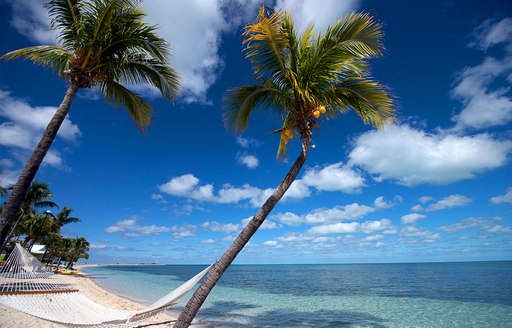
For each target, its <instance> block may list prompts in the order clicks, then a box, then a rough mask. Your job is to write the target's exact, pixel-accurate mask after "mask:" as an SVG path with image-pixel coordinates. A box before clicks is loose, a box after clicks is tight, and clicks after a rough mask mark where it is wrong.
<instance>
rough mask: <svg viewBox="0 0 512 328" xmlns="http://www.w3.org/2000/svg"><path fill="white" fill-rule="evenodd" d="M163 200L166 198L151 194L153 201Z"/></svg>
mask: <svg viewBox="0 0 512 328" xmlns="http://www.w3.org/2000/svg"><path fill="white" fill-rule="evenodd" d="M162 198H164V196H162V195H160V194H151V199H155V200H160V199H162Z"/></svg>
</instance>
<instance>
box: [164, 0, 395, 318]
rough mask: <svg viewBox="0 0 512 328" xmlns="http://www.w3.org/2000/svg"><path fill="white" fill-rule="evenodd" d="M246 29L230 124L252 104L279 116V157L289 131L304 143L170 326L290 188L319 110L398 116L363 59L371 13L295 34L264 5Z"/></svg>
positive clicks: (369, 45) (371, 31) (378, 37)
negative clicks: (245, 62) (245, 77)
mask: <svg viewBox="0 0 512 328" xmlns="http://www.w3.org/2000/svg"><path fill="white" fill-rule="evenodd" d="M243 36H244V41H243V42H244V44H245V45H246V48H245V52H246V57H247V58H248V59H249V60H250V62H251V63H252V66H253V71H254V74H255V76H256V83H254V84H252V85H247V86H242V87H237V88H234V89H231V90H229V91H228V92H227V94H226V96H225V104H226V108H227V110H226V112H225V122H226V125H227V127H228V128H229V129H231V130H233V131H235V132H239V131H243V130H244V129H246V128H247V126H248V123H249V118H250V116H251V114H252V112H253V111H254V110H266V111H273V112H275V113H277V114H279V115H280V116H282V117H283V124H282V127H281V128H280V129H279V130H277V131H276V132H280V136H281V138H280V144H279V148H278V157H282V156H285V155H286V145H287V142H288V141H289V140H290V139H291V138H293V136H294V135H297V136H298V137H300V139H301V142H302V150H301V153H300V155H299V156H298V158H297V159H296V161H295V162H294V163H293V165H292V167H291V168H290V170H289V172H288V174H287V175H286V176H285V178H284V179H283V180H282V181H281V183H280V184H279V186H278V187H277V189H275V191H274V192H273V194H272V195H271V196H270V197H269V198H268V199H267V201H266V202H265V203H264V204H263V206H262V207H261V208H260V209H259V210H258V212H257V213H256V214H255V215H254V217H253V218H252V219H251V221H250V222H249V223H248V224H247V226H246V227H245V228H244V229H243V231H242V232H241V233H240V235H239V236H238V237H237V238H236V239H235V240H234V241H233V243H232V245H231V246H230V247H229V249H228V250H227V251H226V252H225V253H224V255H223V256H222V257H221V259H220V260H219V261H218V262H217V263H216V264H215V265H214V266H213V268H212V269H211V270H210V272H209V274H208V276H207V277H206V279H205V280H204V281H203V282H202V283H201V285H200V286H199V287H198V289H197V290H196V292H195V293H194V295H193V296H192V298H191V299H190V301H189V302H188V303H187V305H186V306H185V309H184V311H183V312H182V313H181V314H180V316H179V318H178V321H177V323H176V324H175V326H174V327H175V328H184V327H188V326H189V325H190V323H191V321H192V320H193V318H194V317H195V315H196V313H197V311H198V310H199V308H200V307H201V305H202V304H203V302H204V300H205V299H206V297H207V296H208V294H209V293H210V291H211V290H212V288H213V287H214V286H215V284H216V283H217V282H218V281H219V279H220V277H221V276H222V274H223V273H224V272H225V271H226V269H227V268H228V266H229V265H230V264H231V263H232V262H233V260H234V259H235V257H236V256H237V254H238V253H239V252H240V251H241V250H242V249H243V247H244V246H245V245H246V244H247V242H248V241H249V239H250V238H251V237H252V236H253V234H254V233H255V232H256V230H257V229H258V228H259V227H260V226H261V224H263V222H264V220H265V218H266V217H267V216H268V215H269V214H270V212H271V211H272V209H273V208H274V207H275V206H276V204H277V203H278V202H279V200H280V199H281V198H282V197H283V195H284V194H285V192H286V191H287V190H288V188H289V187H290V185H291V184H292V182H293V181H294V180H295V178H296V177H297V174H298V173H299V171H300V170H301V168H302V166H303V164H304V162H305V161H306V158H307V156H308V152H309V149H310V146H311V137H312V134H313V130H314V129H315V128H318V127H319V125H320V124H321V123H322V121H323V118H324V117H325V118H336V117H338V116H339V115H340V114H343V113H345V112H347V111H349V110H354V111H355V112H356V113H357V114H358V115H359V116H360V117H361V119H362V120H363V122H364V123H368V124H371V125H373V126H375V127H381V126H383V125H384V124H385V123H387V122H388V121H392V120H393V119H394V117H395V111H394V109H393V101H392V100H391V98H390V97H389V96H388V94H387V92H386V88H385V87H384V86H382V85H380V84H379V83H377V82H375V81H373V80H372V79H371V78H370V76H369V73H368V66H367V59H370V58H373V57H377V56H380V55H381V54H382V51H383V44H382V34H381V25H380V24H378V23H377V22H375V20H374V19H373V18H372V17H371V16H369V15H368V14H365V13H357V14H356V13H353V14H350V15H348V16H346V17H344V18H342V19H341V20H339V21H338V22H337V23H336V24H334V25H333V26H330V27H328V28H327V29H326V30H325V32H324V33H323V34H319V35H318V36H317V37H314V36H313V26H309V27H308V28H307V29H306V30H305V32H304V33H303V34H302V35H300V36H299V35H298V34H297V32H296V30H295V27H294V24H293V20H292V18H291V17H290V15H289V14H288V13H286V12H285V13H281V12H277V13H267V12H266V11H265V9H264V8H263V7H262V8H261V10H260V13H259V16H258V18H257V21H256V22H255V23H254V24H252V25H248V26H247V27H245V30H244V33H243ZM322 115H323V116H322Z"/></svg>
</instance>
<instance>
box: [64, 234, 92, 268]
mask: <svg viewBox="0 0 512 328" xmlns="http://www.w3.org/2000/svg"><path fill="white" fill-rule="evenodd" d="M88 251H89V242H88V241H87V240H86V239H85V238H84V237H79V238H75V239H73V240H72V241H71V248H70V249H69V263H68V265H67V266H66V269H71V268H73V264H74V263H75V262H76V261H78V259H80V258H83V259H88V258H89V253H88Z"/></svg>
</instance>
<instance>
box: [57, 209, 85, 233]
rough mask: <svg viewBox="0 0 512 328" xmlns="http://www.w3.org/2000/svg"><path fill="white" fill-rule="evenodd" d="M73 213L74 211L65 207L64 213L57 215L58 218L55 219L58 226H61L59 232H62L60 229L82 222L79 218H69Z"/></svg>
mask: <svg viewBox="0 0 512 328" xmlns="http://www.w3.org/2000/svg"><path fill="white" fill-rule="evenodd" d="M72 211H73V209H71V208H69V207H64V208H63V209H62V211H60V213H59V214H57V216H56V217H55V218H56V219H57V224H58V225H59V230H60V227H62V226H64V225H66V224H69V223H77V222H80V219H79V218H75V217H69V216H70V215H71V212H72Z"/></svg>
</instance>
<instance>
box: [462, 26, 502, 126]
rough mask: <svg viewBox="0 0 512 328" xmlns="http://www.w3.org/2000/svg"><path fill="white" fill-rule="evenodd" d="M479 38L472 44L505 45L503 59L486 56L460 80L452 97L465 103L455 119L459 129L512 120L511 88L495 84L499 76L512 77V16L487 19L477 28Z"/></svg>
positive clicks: (465, 69) (478, 46) (494, 124)
mask: <svg viewBox="0 0 512 328" xmlns="http://www.w3.org/2000/svg"><path fill="white" fill-rule="evenodd" d="M474 35H475V41H473V42H472V43H471V44H470V45H472V46H474V47H476V48H479V49H481V50H483V51H486V50H487V49H488V48H490V47H493V46H496V45H498V44H503V43H505V44H504V47H505V51H506V55H505V56H504V57H503V58H494V57H490V56H488V57H486V58H485V59H484V61H483V62H482V63H481V64H479V65H476V66H473V67H466V68H464V69H463V70H462V71H461V72H460V73H459V76H458V78H457V80H456V86H455V88H454V89H453V90H452V96H453V97H454V98H456V99H459V100H461V101H462V103H463V108H462V110H461V112H460V113H459V114H458V115H456V116H455V117H454V118H453V121H455V122H456V125H455V128H454V129H455V130H459V131H461V130H465V129H468V128H471V129H483V128H487V127H492V126H498V125H504V124H507V123H509V122H510V121H512V98H510V97H509V96H508V94H509V91H510V88H509V87H501V88H500V87H498V88H496V87H494V86H493V83H495V82H496V81H497V80H498V79H499V78H510V74H511V73H512V41H511V40H512V18H510V17H507V18H504V19H502V20H500V21H498V22H497V21H495V20H486V21H485V22H483V23H482V24H481V25H480V26H479V27H478V28H477V29H476V30H475V33H474Z"/></svg>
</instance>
